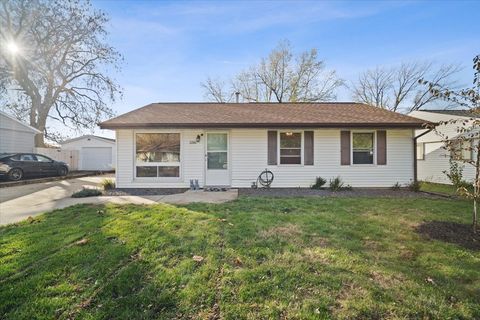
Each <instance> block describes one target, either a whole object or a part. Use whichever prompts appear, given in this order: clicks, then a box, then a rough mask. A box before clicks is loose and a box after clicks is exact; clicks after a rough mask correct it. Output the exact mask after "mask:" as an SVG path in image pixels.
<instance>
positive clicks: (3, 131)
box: [0, 111, 41, 153]
mask: <svg viewBox="0 0 480 320" xmlns="http://www.w3.org/2000/svg"><path fill="white" fill-rule="evenodd" d="M37 133H41V132H40V131H39V130H37V129H35V128H34V127H31V126H29V125H28V124H25V123H23V122H21V121H20V120H17V119H15V118H14V117H12V116H10V115H8V114H6V113H5V112H2V111H0V153H6V152H34V148H35V135H36V134H37Z"/></svg>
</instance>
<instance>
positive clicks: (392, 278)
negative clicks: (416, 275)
mask: <svg viewBox="0 0 480 320" xmlns="http://www.w3.org/2000/svg"><path fill="white" fill-rule="evenodd" d="M369 276H370V280H372V281H374V282H375V283H377V284H378V285H380V286H381V287H382V288H384V289H388V288H393V287H397V286H399V285H401V283H403V282H404V281H405V279H404V278H403V277H402V276H400V275H388V274H385V273H382V272H379V271H375V270H374V271H372V272H370V274H369Z"/></svg>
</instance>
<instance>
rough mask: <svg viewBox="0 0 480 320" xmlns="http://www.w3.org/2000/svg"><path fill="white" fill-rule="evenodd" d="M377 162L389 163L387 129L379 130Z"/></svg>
mask: <svg viewBox="0 0 480 320" xmlns="http://www.w3.org/2000/svg"><path fill="white" fill-rule="evenodd" d="M377 164H378V165H386V164H387V132H386V131H385V130H378V131H377Z"/></svg>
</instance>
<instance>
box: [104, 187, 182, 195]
mask: <svg viewBox="0 0 480 320" xmlns="http://www.w3.org/2000/svg"><path fill="white" fill-rule="evenodd" d="M187 190H188V189H187V188H116V189H112V190H107V191H104V194H103V195H105V196H163V195H169V194H177V193H183V192H185V191H187Z"/></svg>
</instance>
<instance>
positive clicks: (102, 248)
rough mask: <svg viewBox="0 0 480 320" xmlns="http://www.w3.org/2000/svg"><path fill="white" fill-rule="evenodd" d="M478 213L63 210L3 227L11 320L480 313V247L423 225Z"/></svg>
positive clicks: (0, 314)
mask: <svg viewBox="0 0 480 320" xmlns="http://www.w3.org/2000/svg"><path fill="white" fill-rule="evenodd" d="M470 206H471V205H470V203H469V202H466V201H459V200H449V199H445V200H436V199H410V198H408V199H379V198H289V199H271V198H241V199H239V200H237V201H234V202H231V203H226V204H222V205H207V204H194V205H189V206H187V207H184V208H180V207H175V206H169V205H155V206H134V205H129V206H114V205H108V206H91V205H79V206H74V207H70V208H67V209H63V210H57V211H54V212H51V213H48V214H46V215H43V216H41V217H39V218H36V219H35V220H34V221H30V222H25V223H22V224H20V225H18V226H8V227H3V228H0V319H3V318H5V319H39V318H42V319H52V318H60V319H73V318H75V319H173V318H175V319H191V318H194V319H208V318H214V319H215V318H217V319H219V318H221V319H319V318H327V319H328V318H364V319H372V318H375V319H385V318H391V319H397V318H411V319H419V318H426V319H439V318H442V319H448V318H450V319H471V318H480V308H479V307H478V306H479V305H480V251H479V250H476V249H467V248H464V247H462V246H460V245H457V244H453V243H447V242H443V241H439V240H430V239H427V238H425V237H424V236H421V235H420V234H419V233H418V232H417V231H416V228H417V227H418V226H419V225H421V224H422V223H423V222H424V221H432V220H436V221H452V222H457V223H469V221H470V211H471V207H470ZM193 256H199V258H196V259H193ZM200 257H201V258H200ZM202 258H203V260H202ZM195 260H201V261H195Z"/></svg>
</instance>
